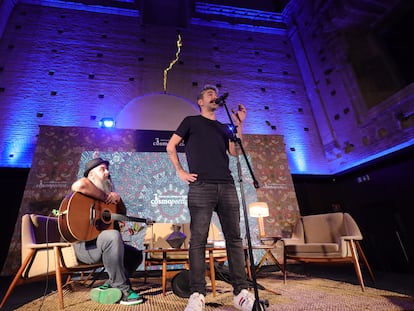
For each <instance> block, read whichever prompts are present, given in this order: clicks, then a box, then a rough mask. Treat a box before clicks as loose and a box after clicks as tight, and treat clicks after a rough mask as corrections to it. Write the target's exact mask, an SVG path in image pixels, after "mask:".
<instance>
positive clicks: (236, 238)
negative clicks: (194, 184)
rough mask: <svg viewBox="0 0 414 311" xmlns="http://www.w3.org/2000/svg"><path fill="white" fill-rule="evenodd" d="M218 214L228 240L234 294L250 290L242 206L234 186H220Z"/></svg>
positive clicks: (227, 247)
mask: <svg viewBox="0 0 414 311" xmlns="http://www.w3.org/2000/svg"><path fill="white" fill-rule="evenodd" d="M217 214H218V216H219V219H220V224H221V228H222V230H223V233H224V238H225V240H226V249H227V257H228V262H229V271H230V275H231V276H232V285H233V293H234V294H235V295H237V294H239V293H240V291H241V290H242V289H246V288H248V283H247V275H246V270H245V268H246V263H245V258H244V249H243V239H242V237H241V233H240V205H239V200H238V196H237V191H236V187H235V186H234V185H233V184H220V185H219V204H218V208H217Z"/></svg>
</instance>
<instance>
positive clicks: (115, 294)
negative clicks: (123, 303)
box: [90, 284, 122, 304]
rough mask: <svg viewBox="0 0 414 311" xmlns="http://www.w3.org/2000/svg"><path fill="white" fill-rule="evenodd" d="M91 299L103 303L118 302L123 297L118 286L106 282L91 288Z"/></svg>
mask: <svg viewBox="0 0 414 311" xmlns="http://www.w3.org/2000/svg"><path fill="white" fill-rule="evenodd" d="M90 296H91V300H92V301H96V302H98V303H102V304H113V303H117V302H118V301H119V300H120V299H121V297H122V292H121V290H120V289H118V288H112V287H111V286H109V284H104V285H101V286H99V287H96V288H93V289H92V290H91V294H90Z"/></svg>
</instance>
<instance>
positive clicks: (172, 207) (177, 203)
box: [150, 184, 187, 219]
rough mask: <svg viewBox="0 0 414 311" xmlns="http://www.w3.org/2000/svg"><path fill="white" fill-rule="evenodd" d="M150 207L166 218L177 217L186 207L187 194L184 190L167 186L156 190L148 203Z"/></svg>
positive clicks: (170, 185)
mask: <svg viewBox="0 0 414 311" xmlns="http://www.w3.org/2000/svg"><path fill="white" fill-rule="evenodd" d="M150 204H151V207H153V208H156V209H158V210H159V212H160V214H161V215H162V216H164V217H166V218H169V219H171V218H175V217H179V216H180V215H181V214H182V213H183V209H184V208H185V207H186V206H187V194H186V193H185V190H184V189H179V188H177V187H174V186H173V185H172V184H169V185H168V187H166V188H163V189H158V190H157V191H156V192H155V193H154V194H153V199H152V200H151V201H150Z"/></svg>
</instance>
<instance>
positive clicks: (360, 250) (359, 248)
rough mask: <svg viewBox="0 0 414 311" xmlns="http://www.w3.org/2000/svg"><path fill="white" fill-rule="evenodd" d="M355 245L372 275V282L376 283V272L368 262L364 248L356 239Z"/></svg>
mask: <svg viewBox="0 0 414 311" xmlns="http://www.w3.org/2000/svg"><path fill="white" fill-rule="evenodd" d="M355 245H356V247H357V250H358V254H359V255H360V256H361V258H362V261H363V262H364V265H365V266H366V267H367V269H368V272H369V275H370V276H371V280H372V282H373V283H374V284H375V277H374V273H373V272H372V270H371V266H370V265H369V263H368V260H367V257H365V253H364V251H363V250H362V247H361V244H359V241H355Z"/></svg>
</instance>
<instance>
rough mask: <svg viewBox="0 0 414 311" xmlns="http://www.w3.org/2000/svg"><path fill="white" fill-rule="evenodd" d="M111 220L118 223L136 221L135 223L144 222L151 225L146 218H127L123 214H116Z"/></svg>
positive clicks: (112, 215)
mask: <svg viewBox="0 0 414 311" xmlns="http://www.w3.org/2000/svg"><path fill="white" fill-rule="evenodd" d="M111 218H112V220H118V221H134V222H143V223H146V224H149V223H151V221H150V220H148V219H146V218H139V217H132V216H126V215H122V214H115V213H112V214H111Z"/></svg>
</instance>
